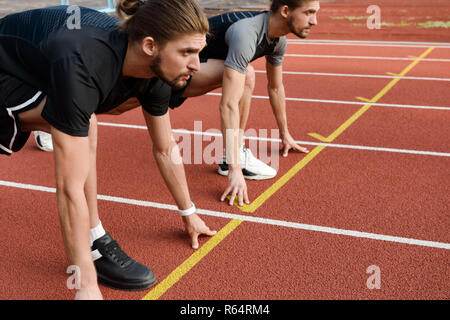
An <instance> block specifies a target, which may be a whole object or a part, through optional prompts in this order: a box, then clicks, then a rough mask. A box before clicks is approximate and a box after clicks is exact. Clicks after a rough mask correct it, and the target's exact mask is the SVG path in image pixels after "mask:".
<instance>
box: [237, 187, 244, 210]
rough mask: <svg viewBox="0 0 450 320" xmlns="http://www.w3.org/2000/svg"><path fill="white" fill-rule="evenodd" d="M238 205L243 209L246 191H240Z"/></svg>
mask: <svg viewBox="0 0 450 320" xmlns="http://www.w3.org/2000/svg"><path fill="white" fill-rule="evenodd" d="M238 203H239V206H240V207H242V206H243V205H244V191H243V190H239V193H238Z"/></svg>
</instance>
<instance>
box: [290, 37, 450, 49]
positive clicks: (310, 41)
mask: <svg viewBox="0 0 450 320" xmlns="http://www.w3.org/2000/svg"><path fill="white" fill-rule="evenodd" d="M288 43H302V44H324V45H337V44H346V45H367V44H368V45H379V46H384V45H398V46H402V45H404V46H405V47H406V48H407V47H408V46H409V45H413V46H426V47H439V48H441V47H444V48H446V47H449V48H450V42H414V41H369V40H319V39H288Z"/></svg>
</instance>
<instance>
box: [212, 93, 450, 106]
mask: <svg viewBox="0 0 450 320" xmlns="http://www.w3.org/2000/svg"><path fill="white" fill-rule="evenodd" d="M206 95H207V96H222V93H220V92H208V93H207V94H206ZM252 98H253V99H264V100H269V97H268V96H256V95H253V96H252ZM286 101H295V102H315V103H332V104H350V105H357V106H364V105H366V104H367V102H363V101H361V102H359V101H344V100H324V99H305V98H288V97H287V98H286ZM370 105H371V106H374V107H387V108H406V109H425V110H450V107H439V106H420V105H413V104H393V103H370Z"/></svg>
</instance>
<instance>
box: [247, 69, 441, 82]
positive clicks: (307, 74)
mask: <svg viewBox="0 0 450 320" xmlns="http://www.w3.org/2000/svg"><path fill="white" fill-rule="evenodd" d="M255 72H256V73H264V74H265V73H266V71H264V70H255ZM283 74H289V75H301V76H303V75H306V76H326V77H349V78H376V79H403V80H427V81H450V78H430V77H406V76H403V77H400V76H388V75H375V74H349V73H324V72H297V71H283Z"/></svg>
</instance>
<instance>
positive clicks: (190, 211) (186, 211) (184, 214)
mask: <svg viewBox="0 0 450 320" xmlns="http://www.w3.org/2000/svg"><path fill="white" fill-rule="evenodd" d="M196 211H197V208H196V207H195V204H194V203H193V202H192V206H191V207H190V208H188V209H184V210H181V209H178V212H179V214H180V216H182V217H188V216H190V215H192V214H193V213H195V212H196Z"/></svg>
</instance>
